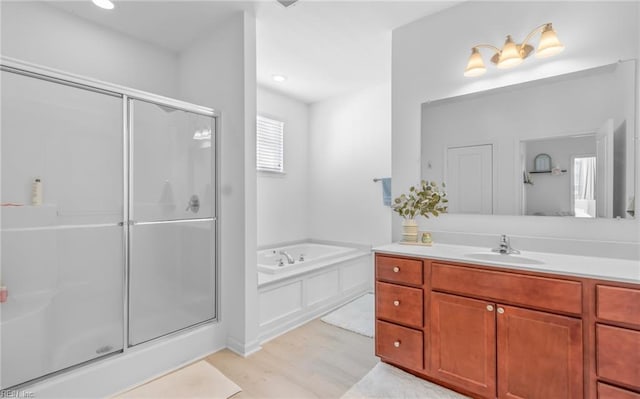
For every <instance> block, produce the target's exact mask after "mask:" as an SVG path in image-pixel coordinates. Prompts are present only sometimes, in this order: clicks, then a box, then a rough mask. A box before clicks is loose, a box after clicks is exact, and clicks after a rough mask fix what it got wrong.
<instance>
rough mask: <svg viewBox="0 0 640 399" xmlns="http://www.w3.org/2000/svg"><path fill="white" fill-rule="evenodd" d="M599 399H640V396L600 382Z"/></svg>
mask: <svg viewBox="0 0 640 399" xmlns="http://www.w3.org/2000/svg"><path fill="white" fill-rule="evenodd" d="M598 399H640V394H638V393H635V392H631V391H627V390H626V389H622V388H618V387H614V386H612V385H607V384H603V383H601V382H599V383H598Z"/></svg>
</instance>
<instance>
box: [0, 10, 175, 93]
mask: <svg viewBox="0 0 640 399" xmlns="http://www.w3.org/2000/svg"><path fill="white" fill-rule="evenodd" d="M1 18H2V19H1V21H2V34H1V35H0V37H1V40H2V41H1V47H0V52H1V54H2V55H3V56H7V57H13V58H18V59H20V60H23V61H28V62H32V63H35V64H38V65H42V66H46V67H49V68H55V69H60V70H62V71H65V72H70V73H74V74H78V75H82V76H86V77H90V78H93V79H98V80H103V81H105V82H109V83H115V84H119V85H122V86H127V87H132V88H135V89H139V90H144V91H149V92H152V93H155V94H161V95H164V96H169V97H176V95H177V93H178V86H177V79H176V78H177V67H178V60H177V56H176V54H174V53H172V52H170V51H167V50H164V49H161V48H159V47H155V46H153V45H150V44H148V43H144V42H141V41H138V40H135V39H132V38H131V37H129V36H126V35H123V34H121V33H117V32H115V31H112V30H109V29H106V28H103V27H101V26H98V25H95V24H92V23H91V22H88V21H85V20H83V19H80V18H78V17H76V16H74V15H71V14H69V13H67V12H64V11H62V10H59V9H57V8H55V7H53V6H50V5H47V4H46V3H44V2H26V1H25V2H20V1H15V2H14V1H9V2H8V1H3V2H2V5H1Z"/></svg>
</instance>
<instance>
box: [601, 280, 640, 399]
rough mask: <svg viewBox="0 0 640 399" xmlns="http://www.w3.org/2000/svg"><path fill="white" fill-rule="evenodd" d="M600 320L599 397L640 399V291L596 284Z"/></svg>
mask: <svg viewBox="0 0 640 399" xmlns="http://www.w3.org/2000/svg"><path fill="white" fill-rule="evenodd" d="M596 317H597V323H596V326H595V330H596V331H595V335H596V373H597V377H598V379H599V382H598V398H612V399H614V398H627V397H628V398H636V399H638V398H640V394H638V393H634V392H633V391H632V390H634V391H640V289H634V288H629V287H615V286H611V285H608V284H598V285H596ZM607 384H616V385H619V386H620V387H622V388H615V387H611V386H610V385H607ZM634 395H635V396H634Z"/></svg>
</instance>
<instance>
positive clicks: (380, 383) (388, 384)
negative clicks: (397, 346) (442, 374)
mask: <svg viewBox="0 0 640 399" xmlns="http://www.w3.org/2000/svg"><path fill="white" fill-rule="evenodd" d="M364 398H407V399H420V398H429V399H465V398H467V397H466V396H464V395H461V394H459V393H457V392H454V391H451V390H449V389H447V388H445V387H441V386H440V385H436V384H433V383H431V382H429V381H426V380H423V379H421V378H418V377H415V376H413V375H411V374H409V373H406V372H404V371H402V370H400V369H399V368H396V367H393V366H390V365H388V364H386V363H378V364H376V366H375V367H374V368H373V369H372V370H371V371H370V372H369V373H368V374H367V375H365V376H364V377H363V378H362V379H361V380H360V381H358V382H357V383H356V384H355V385H354V386H352V387H351V389H349V390H348V391H347V392H346V393H345V394H344V395H342V397H341V398H340V399H364Z"/></svg>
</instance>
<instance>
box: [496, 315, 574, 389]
mask: <svg viewBox="0 0 640 399" xmlns="http://www.w3.org/2000/svg"><path fill="white" fill-rule="evenodd" d="M496 317H497V326H498V341H497V342H498V398H527V399H549V398H566V399H570V398H574V399H581V398H582V390H583V358H582V321H581V320H579V319H574V318H571V317H565V316H558V315H553V314H549V313H545V312H537V311H533V310H526V309H521V308H515V307H511V306H504V305H498V308H497V315H496Z"/></svg>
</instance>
